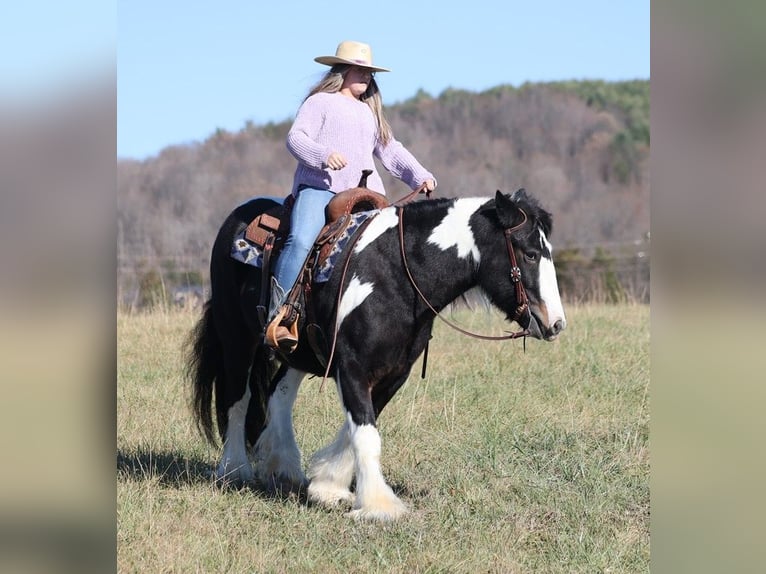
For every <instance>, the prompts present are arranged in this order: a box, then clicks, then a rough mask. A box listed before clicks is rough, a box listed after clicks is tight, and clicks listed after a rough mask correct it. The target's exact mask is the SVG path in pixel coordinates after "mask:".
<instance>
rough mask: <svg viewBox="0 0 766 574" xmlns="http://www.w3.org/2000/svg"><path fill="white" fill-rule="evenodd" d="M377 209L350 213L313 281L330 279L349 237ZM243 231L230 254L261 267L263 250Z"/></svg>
mask: <svg viewBox="0 0 766 574" xmlns="http://www.w3.org/2000/svg"><path fill="white" fill-rule="evenodd" d="M379 211H380V210H377V209H376V210H372V211H361V212H359V213H352V214H351V215H350V221H349V224H348V227H347V228H346V230H345V231H344V232H343V234H342V235H340V236H339V237H338V238H337V240H336V241H335V243H334V244H333V247H332V250H331V251H330V255H329V256H328V257H327V259H326V260H325V262H324V263H323V264H322V265H321V266H320V267H318V268H317V269H315V270H314V282H315V283H325V282H327V280H328V279H330V275H331V274H332V270H333V268H334V267H335V262H336V261H337V260H338V257H339V256H340V254H341V253H342V252H343V249H344V248H345V247H346V245H347V244H348V241H349V239H351V237H352V236H353V235H354V233H355V232H356V231H357V229H359V226H360V225H361V224H362V223H364V222H365V220H367V219H369V218H370V217H372V216H374V215H377V214H378V212H379ZM245 232H246V230H245V229H243V230H242V231H241V232H240V233H239V234H238V235H236V236H235V237H234V242H233V244H232V246H231V256H232V257H233V258H234V259H236V260H237V261H239V262H240V263H245V264H247V265H252V266H253V267H263V250H262V249H261V248H260V247H258V246H257V245H255V244H254V243H251V242H250V241H248V240H247V239H246V238H245Z"/></svg>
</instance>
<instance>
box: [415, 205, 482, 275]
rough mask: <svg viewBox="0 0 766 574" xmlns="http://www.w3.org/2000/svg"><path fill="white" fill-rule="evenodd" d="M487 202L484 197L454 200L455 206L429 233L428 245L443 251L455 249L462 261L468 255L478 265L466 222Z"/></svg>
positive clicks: (477, 256) (471, 236) (474, 243)
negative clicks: (435, 246)
mask: <svg viewBox="0 0 766 574" xmlns="http://www.w3.org/2000/svg"><path fill="white" fill-rule="evenodd" d="M487 201H489V200H488V199H487V198H486V197H465V198H461V199H457V200H455V204H454V205H453V206H452V207H450V208H449V211H448V212H447V215H446V217H445V218H444V219H443V220H442V222H441V223H440V224H439V225H437V226H436V227H435V228H434V230H433V231H432V232H431V235H430V237H429V238H428V243H433V244H434V245H437V246H438V247H440V248H441V249H442V250H444V251H446V250H447V249H449V248H450V247H457V256H458V257H460V258H461V259H464V258H466V257H468V255H469V254H470V255H471V256H472V257H473V259H474V261H475V263H476V265H478V264H479V260H480V255H479V249H478V247H476V241H475V239H474V237H473V232H472V231H471V227H470V226H469V225H468V220H469V219H470V218H471V215H473V214H474V213H475V212H476V210H477V209H479V207H481V206H482V205H484V204H485V203H487Z"/></svg>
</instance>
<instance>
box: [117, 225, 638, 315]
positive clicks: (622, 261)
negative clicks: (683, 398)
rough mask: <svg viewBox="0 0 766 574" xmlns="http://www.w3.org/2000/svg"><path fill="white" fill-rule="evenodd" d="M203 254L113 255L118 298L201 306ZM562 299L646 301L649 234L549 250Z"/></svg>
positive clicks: (124, 302) (143, 304) (135, 303)
mask: <svg viewBox="0 0 766 574" xmlns="http://www.w3.org/2000/svg"><path fill="white" fill-rule="evenodd" d="M208 257H209V256H208V255H207V254H205V255H184V256H176V257H149V256H145V257H132V258H127V257H124V258H118V261H117V292H118V303H119V305H121V306H122V307H123V308H129V309H134V310H135V309H143V308H147V307H155V306H158V305H172V306H187V307H196V306H200V305H201V304H202V303H203V302H204V301H205V300H206V299H207V298H208V297H209V295H210V277H209V271H208V269H209V259H208ZM554 258H555V261H556V272H557V276H558V281H559V290H560V291H561V296H562V298H563V299H564V301H565V302H579V303H589V302H595V303H621V302H627V301H631V302H637V303H649V293H650V289H649V282H650V277H649V275H650V272H649V268H650V265H649V262H650V257H649V238H648V236H647V237H646V238H645V239H642V240H640V241H635V242H631V243H620V244H602V245H588V246H578V247H566V248H564V249H560V250H558V251H556V252H555V253H554Z"/></svg>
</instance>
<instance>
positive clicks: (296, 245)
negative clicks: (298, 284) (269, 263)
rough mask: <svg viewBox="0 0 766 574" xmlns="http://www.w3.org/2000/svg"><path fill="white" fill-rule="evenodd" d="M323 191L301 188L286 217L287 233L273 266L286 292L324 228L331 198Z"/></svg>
mask: <svg viewBox="0 0 766 574" xmlns="http://www.w3.org/2000/svg"><path fill="white" fill-rule="evenodd" d="M333 195H335V194H333V193H332V192H330V191H327V190H326V189H313V188H310V187H308V188H305V189H302V190H301V191H300V192H299V193H298V197H297V198H296V200H295V205H294V206H293V212H292V216H291V217H290V233H289V234H288V236H287V239H286V240H285V245H284V247H283V248H282V253H281V254H280V256H279V259H278V260H277V263H276V265H275V267H274V276H275V277H276V279H277V281H278V282H279V285H280V286H281V287H282V288H283V289H284V290H285V293H287V292H289V291H290V289H291V287H292V286H293V284H294V283H295V280H296V279H297V278H298V274H299V273H300V270H301V267H302V265H303V262H304V261H305V260H306V257H307V256H308V254H309V251H311V248H312V247H313V246H314V241H315V240H316V238H317V235H319V232H320V231H321V230H322V227H324V223H325V215H324V208H325V206H326V205H327V204H328V203H329V202H330V200H331V199H332V197H333Z"/></svg>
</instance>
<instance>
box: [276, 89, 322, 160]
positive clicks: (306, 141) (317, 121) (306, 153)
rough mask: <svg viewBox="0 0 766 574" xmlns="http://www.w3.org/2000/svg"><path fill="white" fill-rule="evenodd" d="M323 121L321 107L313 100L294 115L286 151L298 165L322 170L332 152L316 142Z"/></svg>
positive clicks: (303, 105)
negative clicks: (301, 164)
mask: <svg viewBox="0 0 766 574" xmlns="http://www.w3.org/2000/svg"><path fill="white" fill-rule="evenodd" d="M323 121H324V111H323V109H322V106H320V105H318V102H317V100H316V99H314V98H308V99H307V100H306V101H305V102H303V104H302V105H301V107H300V108H298V113H297V114H296V115H295V121H293V125H292V127H291V128H290V131H289V132H288V133H287V142H286V143H287V149H288V150H289V151H290V153H291V154H293V156H294V157H295V159H297V160H298V161H299V162H300V163H303V164H305V165H307V166H308V167H311V168H314V169H322V168H324V167H325V162H326V161H327V158H328V157H329V156H330V153H331V152H332V150H331V149H329V148H328V147H327V146H325V145H322V144H319V143H317V142H316V138H317V134H318V133H319V130H320V129H321V127H322V122H323Z"/></svg>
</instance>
